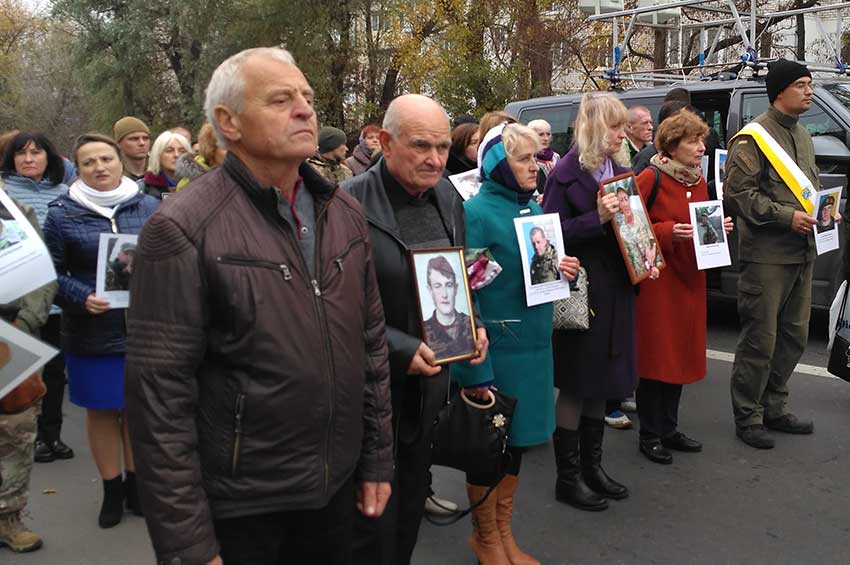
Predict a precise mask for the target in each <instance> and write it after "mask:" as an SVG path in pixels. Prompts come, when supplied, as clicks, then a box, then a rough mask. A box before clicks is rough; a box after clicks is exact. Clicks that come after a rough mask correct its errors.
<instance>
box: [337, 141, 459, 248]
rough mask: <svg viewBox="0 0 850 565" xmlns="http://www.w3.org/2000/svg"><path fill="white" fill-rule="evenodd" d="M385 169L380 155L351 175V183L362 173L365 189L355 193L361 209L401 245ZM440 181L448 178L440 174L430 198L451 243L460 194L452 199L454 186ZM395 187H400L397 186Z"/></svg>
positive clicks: (372, 221) (454, 242) (453, 240)
mask: <svg viewBox="0 0 850 565" xmlns="http://www.w3.org/2000/svg"><path fill="white" fill-rule="evenodd" d="M385 169H386V165H385V164H384V158H383V157H380V158H379V159H378V162H377V163H376V164H375V165H374V166H373V167H371V168H370V169H368V170H367V171H366V172H365V173H363V174H361V175H360V176H358V177H355V179H354V183H355V184H360V183H359V182H357V179H361V177H362V180H361V181H360V182H362V183H363V184H364V185H365V186H364V188H365V190H363V191H362V193H360V194H358V195H357V197H358V200H360V202H361V203H362V204H363V211H364V213H365V214H366V220H367V221H369V223H371V224H373V225H375V226H376V227H378V228H380V229H381V230H383V231H385V232H388V233H389V234H391V235H392V236H394V237H395V239H396V240H398V242H399V243H401V244H402V245H403V246H404V243H403V242H402V240H401V229H400V228H399V225H398V221H397V220H396V217H395V212H394V211H393V207H392V203H391V202H390V198H389V195H388V194H387V191H388V190H392V188H391V187H388V186H387V185H386V183H385V182H384V178H383V176H384V175H383V171H384V170H385ZM387 175H389V173H387ZM393 180H395V179H393ZM349 182H352V181H349ZM441 183H448V181H447V180H446V179H444V178H441V179H440V180H439V181H438V182H437V186H435V187H434V188H432V189H431V190H432V191H433V198H434V202H435V204H436V206H437V212H439V214H440V218H441V219H442V221H443V227H444V228H445V230H446V233H447V234H448V235H449V239H450V241H451V242H452V245H455V244H456V243H457V241H456V233H455V228H456V226H454V225H453V213H454V206H456V205H462V204H459V203H458V202H457V200H459V198H460V197H458V198H457V200H455V199H454V194H455V191H454V189H453V188H448V189H447V190H442V189H440V184H441ZM398 190H404V189H403V188H401V187H400V186H399V187H398Z"/></svg>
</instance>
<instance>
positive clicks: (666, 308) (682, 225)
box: [636, 110, 732, 464]
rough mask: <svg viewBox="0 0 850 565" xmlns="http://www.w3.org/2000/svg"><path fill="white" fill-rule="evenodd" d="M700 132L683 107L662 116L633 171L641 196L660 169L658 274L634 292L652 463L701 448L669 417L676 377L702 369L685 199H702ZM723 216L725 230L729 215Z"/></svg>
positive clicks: (696, 278) (641, 401) (640, 403)
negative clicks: (646, 162) (651, 147)
mask: <svg viewBox="0 0 850 565" xmlns="http://www.w3.org/2000/svg"><path fill="white" fill-rule="evenodd" d="M707 132H708V126H706V125H705V124H704V123H703V122H702V120H700V118H699V117H698V116H697V115H696V114H694V113H692V112H689V111H687V110H680V111H679V112H678V113H677V114H675V115H673V116H671V117H669V118H667V119H666V120H664V122H663V123H662V124H661V125H660V126H659V128H658V134H657V136H656V141H655V145H656V147H657V148H658V154H657V155H655V156H654V157H653V158H652V161H651V165H653V166H654V167H649V168H647V169H646V170H644V171H643V172H642V173H641V174H640V175H639V176H638V177H637V185H638V189H639V190H640V193H641V195H642V196H643V199H644V201H645V202H648V201H649V197H650V194H651V192H652V190H653V186H654V184H655V178H656V170H658V171H659V172H660V179H659V184H658V192H657V196H656V199H655V202H654V203H653V205H652V208H651V209H650V211H649V217H650V221H651V222H652V227H653V229H654V230H655V235H656V237H657V238H658V242H659V244H660V245H661V252H662V254H663V255H664V259H665V260H666V261H667V268H666V269H664V270H663V271H661V276H660V277H659V279H658V280H655V281H647V282H645V283H642V284H641V289H640V295H639V296H638V297H637V300H636V302H637V353H638V374H639V375H641V378H640V383H639V384H638V389H637V411H638V416H639V417H640V451H641V453H643V454H644V455H646V457H647V458H648V459H649V460H650V461H653V462H655V463H663V464H670V463H672V462H673V456H672V454H671V453H670V451H669V450H670V449H674V450H677V451H691V452H696V451H701V450H702V444H700V443H699V442H698V441H695V440H693V439H691V438H689V437H687V436H686V435H685V434H683V433H682V432H680V431H678V429H677V424H678V412H679V399H680V398H681V395H682V385H685V384H689V383H693V382H696V381H699V380H701V379H703V378H704V377H705V326H706V306H705V300H706V299H705V273H703V272H702V271H699V270H697V263H696V256H695V254H694V243H693V233H694V226H692V225H691V223H690V212H689V208H688V204H689V203H690V202H700V201H705V200H708V189H707V187H706V184H705V178H703V176H702V173H701V169H700V160H701V159H702V156H703V154H704V153H705V144H704V143H703V139H704V138H705V134H706V133H707ZM723 224H724V225H723V227H724V229H725V231H727V232H729V231H732V219H731V218H725V219H724V222H723Z"/></svg>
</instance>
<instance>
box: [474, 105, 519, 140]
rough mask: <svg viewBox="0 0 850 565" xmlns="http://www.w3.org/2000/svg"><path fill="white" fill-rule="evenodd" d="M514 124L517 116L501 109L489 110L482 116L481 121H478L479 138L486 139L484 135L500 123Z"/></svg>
mask: <svg viewBox="0 0 850 565" xmlns="http://www.w3.org/2000/svg"><path fill="white" fill-rule="evenodd" d="M504 123H508V124H513V123H516V118H514V117H513V116H511V115H510V114H508V113H507V112H502V111H501V110H496V111H495V112H487V113H486V114H484V115H483V116H481V121H480V122H479V123H478V139H480V140H481V141H484V137H485V136H486V135H487V132H489V131H490V130H491V129H493V128H494V127H496V126H498V125H500V124H504Z"/></svg>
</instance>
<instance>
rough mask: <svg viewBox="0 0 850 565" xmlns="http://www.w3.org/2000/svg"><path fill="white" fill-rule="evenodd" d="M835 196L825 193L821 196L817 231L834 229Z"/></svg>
mask: <svg viewBox="0 0 850 565" xmlns="http://www.w3.org/2000/svg"><path fill="white" fill-rule="evenodd" d="M834 211H835V196H833V195H832V194H827V195H825V196H822V197H821V201H820V212H819V213H818V217H817V220H818V233H823V232H825V231H830V230H834V229H835V214H834Z"/></svg>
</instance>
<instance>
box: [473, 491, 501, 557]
mask: <svg viewBox="0 0 850 565" xmlns="http://www.w3.org/2000/svg"><path fill="white" fill-rule="evenodd" d="M488 490H489V489H488V487H480V486H476V485H470V484H467V485H466V494H467V496H468V497H469V504H475V503H476V502H478V501H479V500H481V499H482V498H484V495H485V494H487V491H488ZM497 503H498V500H497V496H496V490H494V491H493V492H491V493H490V496H488V497H487V500H485V501H484V503H483V504H481V506H479V507H478V508H476V509H475V510H473V511H472V537H470V538H469V545H471V546H472V551H473V552H475V556H476V557H478V561H479V562H480V563H481V565H511V562H510V561H509V560H508V556H507V555H506V554H505V548H504V547H502V536H501V535H499V526H498V524H497V523H496V504H497Z"/></svg>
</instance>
